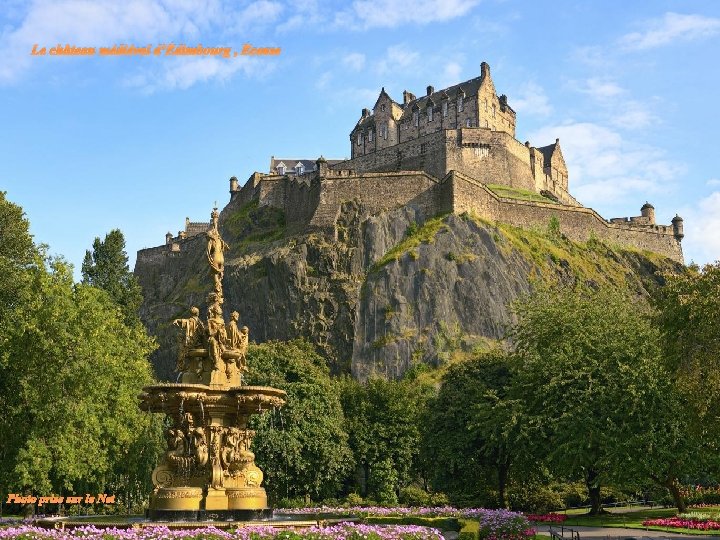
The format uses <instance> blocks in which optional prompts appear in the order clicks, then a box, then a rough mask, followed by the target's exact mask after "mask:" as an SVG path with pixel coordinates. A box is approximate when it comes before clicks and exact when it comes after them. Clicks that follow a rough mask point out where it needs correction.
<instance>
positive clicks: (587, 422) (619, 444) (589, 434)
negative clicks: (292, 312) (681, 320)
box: [513, 288, 671, 513]
mask: <svg viewBox="0 0 720 540" xmlns="http://www.w3.org/2000/svg"><path fill="white" fill-rule="evenodd" d="M517 315H518V322H517V325H516V327H515V329H514V334H513V338H514V340H515V344H516V346H517V352H518V354H519V356H520V358H521V361H522V363H521V366H520V372H519V377H518V384H517V386H516V390H515V391H516V392H517V393H516V395H517V396H522V399H523V402H524V406H525V408H526V410H527V414H528V421H529V426H530V427H531V428H533V429H534V431H535V433H536V441H537V443H538V447H541V448H542V449H543V450H544V453H545V456H546V459H547V462H548V463H549V464H550V465H551V468H552V469H553V470H554V471H555V472H557V473H558V474H559V475H560V476H561V477H572V476H573V475H577V474H580V473H582V475H583V478H584V481H585V484H586V486H587V489H588V494H589V499H590V503H591V513H598V512H600V511H601V510H602V507H601V498H600V487H601V485H603V484H605V483H607V482H609V481H612V480H618V481H622V480H626V479H628V478H637V477H638V476H639V475H641V474H642V473H643V467H644V466H645V465H649V462H644V461H643V456H642V452H643V451H644V449H646V448H647V447H648V444H663V443H664V441H663V440H662V437H660V435H661V434H662V431H661V426H659V425H658V422H657V419H658V417H659V418H661V419H662V418H663V414H662V411H663V404H662V402H663V399H664V397H665V396H666V395H667V393H668V391H669V390H671V385H669V384H668V378H667V373H666V372H665V371H664V370H663V369H662V366H661V363H660V350H659V345H658V339H659V336H658V332H657V330H656V328H655V327H654V326H653V325H652V324H651V322H650V319H649V317H648V309H647V306H646V305H645V302H644V301H643V300H642V299H631V298H628V297H626V296H624V295H623V294H621V293H620V292H617V291H609V290H598V291H592V290H583V289H577V290H569V289H558V288H555V289H546V290H541V291H539V292H537V293H536V294H535V295H534V296H532V297H530V298H528V299H526V300H525V301H523V302H521V303H519V304H518V305H517ZM658 411H659V412H658ZM658 415H659V416H658ZM653 433H654V435H655V437H654V438H652V437H651V436H652V435H653ZM648 437H651V438H650V439H648Z"/></svg>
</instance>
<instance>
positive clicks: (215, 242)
mask: <svg viewBox="0 0 720 540" xmlns="http://www.w3.org/2000/svg"><path fill="white" fill-rule="evenodd" d="M210 216H211V218H212V227H211V228H210V230H209V231H208V232H207V233H206V234H207V237H208V243H207V258H208V262H209V263H210V269H211V272H212V274H213V280H214V282H215V291H216V292H220V291H222V278H223V273H224V271H225V255H224V252H225V251H227V249H228V245H227V244H226V243H225V241H224V240H223V239H222V237H221V236H220V232H219V231H218V228H217V225H218V217H219V214H218V211H217V208H215V209H213V211H212V214H210Z"/></svg>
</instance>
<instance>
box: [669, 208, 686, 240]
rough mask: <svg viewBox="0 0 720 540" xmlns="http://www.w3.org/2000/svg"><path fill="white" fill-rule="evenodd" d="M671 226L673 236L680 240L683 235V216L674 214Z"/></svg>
mask: <svg viewBox="0 0 720 540" xmlns="http://www.w3.org/2000/svg"><path fill="white" fill-rule="evenodd" d="M672 226H673V235H674V236H675V238H677V239H678V240H682V239H683V238H684V237H685V233H684V232H683V218H681V217H680V216H678V215H677V214H675V217H674V218H673V219H672Z"/></svg>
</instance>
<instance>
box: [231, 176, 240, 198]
mask: <svg viewBox="0 0 720 540" xmlns="http://www.w3.org/2000/svg"><path fill="white" fill-rule="evenodd" d="M239 189H240V188H239V187H238V179H237V178H236V177H234V176H231V177H230V195H232V194H233V193H235V192H236V191H239Z"/></svg>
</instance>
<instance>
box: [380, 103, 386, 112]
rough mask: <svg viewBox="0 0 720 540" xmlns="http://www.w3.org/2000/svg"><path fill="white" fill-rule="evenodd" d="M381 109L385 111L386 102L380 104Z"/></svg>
mask: <svg viewBox="0 0 720 540" xmlns="http://www.w3.org/2000/svg"><path fill="white" fill-rule="evenodd" d="M380 110H381V111H384V110H385V104H384V103H383V104H382V105H380Z"/></svg>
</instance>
